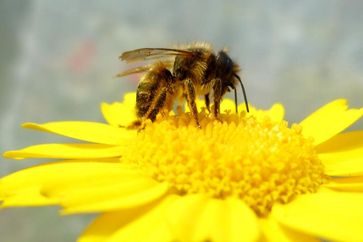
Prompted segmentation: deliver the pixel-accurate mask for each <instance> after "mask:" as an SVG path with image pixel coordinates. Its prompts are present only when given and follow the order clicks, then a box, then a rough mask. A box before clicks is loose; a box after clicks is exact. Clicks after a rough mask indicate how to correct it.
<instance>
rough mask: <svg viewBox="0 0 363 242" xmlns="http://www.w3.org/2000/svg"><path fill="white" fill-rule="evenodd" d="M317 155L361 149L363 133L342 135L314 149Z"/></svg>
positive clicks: (362, 147) (354, 132)
mask: <svg viewBox="0 0 363 242" xmlns="http://www.w3.org/2000/svg"><path fill="white" fill-rule="evenodd" d="M316 149H317V151H318V152H319V153H331V152H341V151H352V150H362V149H363V131H352V132H347V133H342V134H338V135H336V136H334V137H333V138H331V139H329V140H327V141H325V142H324V143H322V144H320V145H318V146H317V147H316Z"/></svg>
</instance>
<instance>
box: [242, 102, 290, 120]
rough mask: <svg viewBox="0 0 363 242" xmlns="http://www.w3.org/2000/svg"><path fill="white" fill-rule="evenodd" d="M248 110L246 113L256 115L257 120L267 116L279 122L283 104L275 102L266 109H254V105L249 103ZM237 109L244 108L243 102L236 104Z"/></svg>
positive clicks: (283, 113)
mask: <svg viewBox="0 0 363 242" xmlns="http://www.w3.org/2000/svg"><path fill="white" fill-rule="evenodd" d="M249 109H250V112H249V113H248V115H251V116H254V117H256V118H257V119H258V120H263V119H265V118H266V116H267V117H269V118H270V119H271V120H272V121H273V122H280V121H282V120H283V118H284V115H285V109H284V106H283V105H282V104H280V103H275V104H274V105H272V107H271V108H270V109H268V110H262V109H256V108H255V107H253V106H251V105H249ZM238 110H244V111H245V110H246V108H245V106H244V104H240V105H239V106H238Z"/></svg>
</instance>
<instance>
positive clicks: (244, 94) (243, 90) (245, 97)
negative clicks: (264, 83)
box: [234, 74, 250, 113]
mask: <svg viewBox="0 0 363 242" xmlns="http://www.w3.org/2000/svg"><path fill="white" fill-rule="evenodd" d="M234 76H235V77H236V78H237V79H238V81H239V83H240V84H241V88H242V92H243V97H244V99H245V104H246V110H247V113H249V112H250V110H249V108H248V102H247V95H246V91H245V87H244V86H243V83H242V81H241V78H240V77H239V76H238V75H237V74H234ZM234 90H236V89H234ZM234 100H235V101H236V100H237V98H236V97H235V99H234Z"/></svg>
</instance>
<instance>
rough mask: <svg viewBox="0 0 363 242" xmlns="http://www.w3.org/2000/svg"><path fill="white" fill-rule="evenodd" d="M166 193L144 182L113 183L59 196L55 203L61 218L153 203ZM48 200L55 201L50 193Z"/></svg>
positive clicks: (161, 185)
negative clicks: (64, 215)
mask: <svg viewBox="0 0 363 242" xmlns="http://www.w3.org/2000/svg"><path fill="white" fill-rule="evenodd" d="M168 189H169V186H168V184H166V183H158V182H155V181H153V180H151V179H146V178H145V179H138V180H130V181H128V182H118V181H117V180H115V181H114V184H105V185H100V186H97V187H88V188H83V189H79V190H77V189H75V190H73V191H69V192H67V193H62V194H61V196H59V199H60V203H61V205H62V206H63V207H64V209H63V210H62V212H63V214H71V213H90V212H107V211H112V210H117V209H125V208H132V207H136V206H141V205H144V204H147V203H150V202H153V201H155V200H157V199H159V198H161V197H162V196H163V195H164V194H165V193H166V192H167V191H168ZM49 196H51V197H53V196H55V197H58V196H57V195H54V194H53V193H51V194H49Z"/></svg>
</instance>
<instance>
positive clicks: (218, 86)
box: [213, 79, 222, 119]
mask: <svg viewBox="0 0 363 242" xmlns="http://www.w3.org/2000/svg"><path fill="white" fill-rule="evenodd" d="M213 93H214V110H213V111H214V112H213V114H214V117H215V118H217V119H218V115H219V113H220V105H221V99H222V80H221V79H216V81H215V83H214V86H213Z"/></svg>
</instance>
